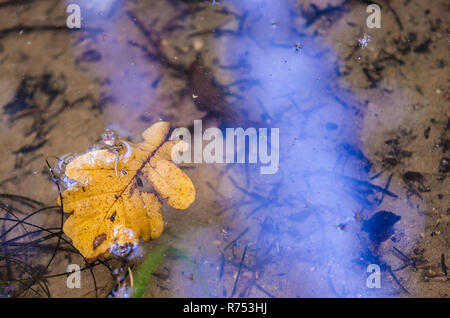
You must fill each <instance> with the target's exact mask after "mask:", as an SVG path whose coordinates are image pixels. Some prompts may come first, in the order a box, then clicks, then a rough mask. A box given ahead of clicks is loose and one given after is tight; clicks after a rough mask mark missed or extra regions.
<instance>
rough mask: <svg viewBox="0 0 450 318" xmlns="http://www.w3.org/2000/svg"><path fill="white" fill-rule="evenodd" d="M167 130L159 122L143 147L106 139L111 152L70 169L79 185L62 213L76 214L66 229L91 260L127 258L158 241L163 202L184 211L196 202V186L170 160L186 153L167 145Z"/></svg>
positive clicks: (84, 158)
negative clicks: (173, 154) (136, 249)
mask: <svg viewBox="0 0 450 318" xmlns="http://www.w3.org/2000/svg"><path fill="white" fill-rule="evenodd" d="M169 130H170V124H169V123H167V122H158V123H156V124H154V125H153V126H151V127H150V128H148V129H147V130H145V131H144V132H143V134H142V136H143V137H144V141H143V142H141V143H138V144H133V143H130V142H126V141H123V140H115V141H114V142H112V141H111V140H108V142H105V144H107V145H108V146H111V148H109V149H99V150H94V151H90V152H88V153H86V154H83V155H81V156H79V157H77V158H75V159H74V160H73V161H72V162H70V163H69V164H68V165H67V167H66V170H65V174H66V176H67V177H69V178H70V179H73V180H75V181H76V183H75V184H74V185H73V186H71V187H70V188H68V189H67V190H65V191H63V192H62V194H61V196H62V200H63V208H64V212H67V213H72V214H71V215H70V216H69V218H68V219H67V220H66V222H65V223H64V228H63V230H64V233H65V234H66V235H67V236H69V237H70V238H71V239H72V242H73V245H74V246H75V247H76V248H77V249H78V250H79V251H80V253H81V254H82V255H83V256H84V257H85V258H86V259H87V260H88V261H93V260H95V259H97V258H98V257H103V256H106V255H108V254H109V253H114V254H117V255H126V254H127V253H129V252H130V251H131V250H132V249H133V248H134V247H135V246H136V245H137V244H138V241H139V239H140V238H142V239H143V240H144V241H148V240H150V239H155V238H158V237H159V236H160V235H161V233H162V231H163V228H164V220H163V216H162V202H164V201H166V202H167V203H168V204H169V205H171V206H172V207H174V208H176V209H186V208H188V207H189V206H190V205H191V203H192V202H193V201H194V199H195V188H194V185H193V184H192V181H191V180H190V179H189V177H188V176H187V175H186V174H185V173H184V172H183V171H181V169H180V168H178V167H177V166H176V165H175V164H174V163H173V162H172V160H171V151H172V148H173V147H174V146H177V148H176V150H177V151H182V149H183V147H179V146H181V144H180V143H184V142H183V141H181V140H167V136H168V133H169ZM184 148H185V147H184ZM58 205H61V202H60V199H59V198H58Z"/></svg>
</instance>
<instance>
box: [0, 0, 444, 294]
mask: <svg viewBox="0 0 450 318" xmlns="http://www.w3.org/2000/svg"><path fill="white" fill-rule="evenodd" d="M72 2H73V3H75V2H76V3H77V4H78V5H79V6H80V13H81V16H82V20H81V28H80V29H76V28H75V29H69V28H68V27H67V25H66V23H67V17H68V15H70V13H67V12H66V8H67V6H68V5H69V4H70V3H72ZM366 8H367V4H366V3H365V2H364V1H283V2H281V1H271V0H265V1H245V2H243V1H233V0H229V1H220V2H219V1H174V0H172V1H169V0H164V1H120V0H117V1H112V0H111V1H106V0H102V1H97V2H96V4H95V5H93V4H89V2H88V1H81V0H80V1H70V2H64V1H50V0H40V1H21V2H20V4H19V3H13V2H8V1H3V2H0V68H1V72H0V88H1V92H2V93H1V94H0V105H1V107H2V110H1V116H0V144H1V146H2V151H1V153H0V156H1V157H0V203H1V206H0V208H1V213H2V214H1V215H0V217H1V218H2V219H1V222H0V237H1V238H0V244H1V245H0V246H1V249H0V266H1V267H0V282H1V285H0V295H2V296H5V297H8V296H26V297H37V296H40V297H42V296H49V295H51V296H53V297H95V296H98V297H108V296H110V297H111V296H113V297H114V296H117V297H127V296H130V295H131V294H130V289H129V287H130V285H131V284H132V279H130V278H131V277H133V274H136V269H137V268H139V266H140V264H141V263H142V261H143V259H145V258H146V257H147V256H148V255H151V253H152V252H154V251H156V250H158V248H160V247H162V246H166V245H167V246H172V247H175V248H178V249H182V250H183V251H185V254H184V255H185V256H186V257H185V258H184V259H183V257H173V255H172V256H170V255H166V257H164V258H163V259H162V261H161V264H160V265H159V266H158V267H157V269H156V272H154V273H153V275H152V276H151V277H150V278H149V284H148V287H147V288H146V289H145V293H144V296H147V297H204V296H212V297H408V296H427V297H446V296H448V292H449V287H448V276H447V272H446V264H448V255H449V228H448V225H449V222H450V215H449V212H448V199H449V198H448V186H449V184H448V179H447V174H448V171H449V170H448V156H449V155H448V138H449V130H450V127H449V123H450V122H449V115H450V114H449V111H450V108H449V94H450V92H449V87H448V78H447V77H448V63H449V56H448V24H447V22H446V20H445V19H444V18H443V17H444V16H443V14H444V13H443V12H447V11H448V10H449V7H448V4H446V3H445V1H436V2H435V3H433V4H425V3H422V2H420V1H408V3H407V4H404V3H401V2H400V1H392V3H390V2H389V4H388V5H381V17H382V20H381V21H382V26H381V28H370V27H368V25H367V21H366V20H367V17H368V16H369V15H370V13H367V12H366ZM161 120H164V121H169V122H171V124H172V127H173V128H178V127H186V128H187V129H188V130H189V131H190V132H191V134H192V140H191V141H192V150H193V154H192V156H193V157H195V156H196V155H197V154H199V155H200V157H198V158H197V159H198V160H194V161H193V162H191V163H182V164H181V165H180V167H181V169H182V170H183V171H184V172H185V173H186V174H187V175H188V176H189V177H190V179H191V180H192V182H193V184H194V186H195V188H196V198H195V201H194V203H193V204H192V205H191V206H190V207H189V208H188V209H186V210H176V209H174V208H171V207H170V206H169V205H168V204H166V203H164V205H163V215H164V221H165V228H164V232H163V234H162V235H161V236H160V237H159V238H157V239H155V240H152V241H150V242H142V241H141V242H140V244H139V247H138V249H137V250H136V251H135V253H133V257H128V258H125V259H121V258H118V257H114V256H113V257H111V258H107V259H106V260H101V261H100V262H99V261H97V262H94V263H93V264H91V265H89V264H87V263H86V262H85V260H84V259H83V258H82V257H81V256H80V255H79V253H78V252H77V251H76V249H74V248H73V246H71V244H70V243H71V240H70V238H69V237H67V236H66V235H60V233H61V232H60V229H61V225H62V223H63V222H65V218H66V217H67V216H61V213H60V212H61V211H60V209H59V208H58V207H57V206H56V200H57V198H58V190H64V189H65V188H67V187H68V186H69V184H68V182H69V183H70V182H73V181H71V180H69V179H68V178H67V177H66V176H65V175H64V168H65V167H66V164H67V163H68V162H70V161H71V160H72V159H73V158H75V157H77V156H79V155H81V154H83V153H85V152H86V151H88V150H89V149H91V147H92V146H93V145H95V144H99V142H100V140H101V136H102V134H103V133H104V132H105V130H106V129H110V130H113V131H115V132H116V133H117V134H118V136H120V137H121V138H123V140H126V141H129V142H135V143H137V142H140V141H142V136H141V133H142V132H143V131H144V130H145V129H146V128H147V127H149V126H151V125H152V124H153V123H155V122H158V121H161ZM195 121H196V122H195ZM199 121H201V124H202V127H201V128H199V126H198V123H199ZM195 123H197V126H196V124H195ZM213 128H218V129H219V130H217V129H216V130H214V129H213ZM236 128H243V129H244V130H245V129H247V131H250V130H251V129H254V132H255V135H254V136H256V137H255V139H254V142H255V143H254V144H252V145H254V147H252V145H247V146H246V147H245V146H244V147H243V148H235V147H234V146H231V145H229V144H228V143H227V141H226V140H224V144H223V147H224V151H223V154H222V156H220V154H219V156H218V157H219V158H220V157H223V158H225V157H226V154H227V153H228V152H229V153H232V152H234V151H236V152H238V150H239V149H244V151H243V154H244V156H243V157H242V158H241V159H243V160H242V161H243V162H241V163H236V162H232V163H231V162H228V161H226V160H225V159H224V160H223V161H222V162H220V163H208V159H205V154H204V153H203V152H202V151H201V150H200V151H198V149H200V147H203V150H205V149H208V148H207V146H208V144H209V143H210V142H209V140H210V139H209V140H208V139H207V138H206V137H205V136H203V138H202V133H204V132H205V131H208V130H207V129H209V131H210V132H212V131H214V132H216V133H217V132H219V133H220V134H222V136H223V137H224V138H225V137H226V136H227V135H228V134H229V133H230V129H236ZM195 129H198V132H200V134H195ZM248 129H250V130H248ZM198 136H200V137H199V138H197V137H198ZM216 139H217V138H216ZM246 140H247V141H248V143H250V142H251V137H249V138H248V139H246ZM196 149H197V151H196ZM217 149H218V148H216V152H217ZM194 153H195V155H194ZM215 155H217V153H215ZM238 158H239V155H238V156H237V157H236V158H233V159H230V160H231V161H237V160H238ZM252 158H253V159H252ZM194 159H195V158H194ZM49 168H51V169H52V170H50V169H49ZM52 173H53V174H52ZM57 185H58V187H60V188H59V189H58V187H57ZM18 220H22V221H18ZM168 254H169V253H168ZM186 259H188V260H189V261H186ZM71 264H75V265H78V266H79V268H81V269H82V272H81V288H69V287H68V284H67V277H66V271H67V268H68V266H70V265H71ZM377 270H379V271H380V280H379V281H380V282H381V285H379V286H375V285H376V280H375V281H373V280H372V278H371V277H373V276H371V275H372V274H373V273H376V272H377ZM372 271H375V272H372ZM374 284H375V285H374Z"/></svg>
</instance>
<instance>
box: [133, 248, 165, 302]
mask: <svg viewBox="0 0 450 318" xmlns="http://www.w3.org/2000/svg"><path fill="white" fill-rule="evenodd" d="M167 249H168V246H167V245H163V246H157V247H154V248H153V249H152V250H151V251H150V252H149V253H148V254H147V256H146V257H145V258H144V261H143V262H142V264H141V265H139V267H138V269H137V270H136V273H135V274H134V277H133V278H134V294H133V297H135V298H141V297H142V296H143V295H144V293H145V291H146V290H147V286H148V281H149V279H150V277H151V275H152V274H153V273H154V272H155V270H156V268H158V265H159V264H160V263H161V261H162V260H163V259H164V256H165V255H166V251H167Z"/></svg>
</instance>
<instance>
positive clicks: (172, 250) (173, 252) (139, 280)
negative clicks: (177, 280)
mask: <svg viewBox="0 0 450 318" xmlns="http://www.w3.org/2000/svg"><path fill="white" fill-rule="evenodd" d="M165 257H175V258H180V259H182V260H184V261H185V262H186V263H187V264H188V265H189V266H190V267H191V268H192V270H193V271H194V274H195V275H196V276H197V277H198V281H199V283H200V286H201V288H202V290H203V292H204V293H205V295H207V296H209V292H208V287H207V285H206V282H205V280H204V279H203V277H202V275H201V273H200V271H199V269H198V266H197V264H196V263H195V262H193V261H192V259H191V257H190V256H189V253H188V252H187V251H186V250H184V249H180V248H176V247H173V246H167V245H163V246H158V247H154V248H153V249H152V250H151V251H150V252H149V253H148V254H147V256H146V257H145V258H144V261H143V262H142V264H141V265H139V267H138V269H137V270H136V273H135V274H134V275H133V279H134V286H135V287H134V294H133V297H134V298H141V297H142V296H143V295H144V293H145V291H146V290H147V287H148V282H149V280H150V277H151V275H152V274H153V273H154V272H155V270H156V269H157V268H158V266H159V264H160V263H161V262H162V261H163V259H164V258H165Z"/></svg>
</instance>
